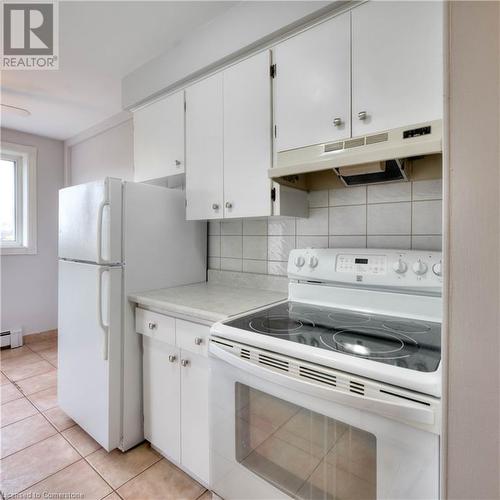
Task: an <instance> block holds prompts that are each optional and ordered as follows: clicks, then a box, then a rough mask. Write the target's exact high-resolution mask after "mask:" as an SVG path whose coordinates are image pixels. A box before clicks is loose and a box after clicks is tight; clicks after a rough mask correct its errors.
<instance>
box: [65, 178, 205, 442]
mask: <svg viewBox="0 0 500 500" xmlns="http://www.w3.org/2000/svg"><path fill="white" fill-rule="evenodd" d="M205 279H206V223H202V222H192V221H189V222H187V221H186V220H185V201H184V193H183V192H182V191H179V190H174V189H166V188H163V187H158V186H152V185H148V184H140V183H133V182H122V181H121V180H119V179H113V178H106V179H104V180H102V181H97V182H91V183H88V184H81V185H77V186H72V187H68V188H64V189H61V190H60V192H59V321H58V323H59V324H58V328H59V360H58V363H59V373H58V400H59V406H60V407H61V409H62V410H63V411H64V412H65V413H67V414H68V415H69V416H70V417H71V418H72V419H73V420H74V421H75V422H76V423H77V424H78V425H80V427H82V429H84V430H85V431H86V432H87V433H88V434H90V435H91V436H92V437H93V438H94V439H95V440H96V441H97V442H98V443H99V444H100V445H101V446H102V447H103V448H105V449H106V450H108V451H110V450H112V449H114V448H120V449H121V450H123V451H125V450H127V449H129V448H131V447H132V446H135V445H136V444H138V443H140V442H141V441H142V440H143V439H144V434H143V425H142V424H143V417H142V352H141V350H142V344H141V339H140V336H139V335H137V334H136V332H135V322H134V306H133V304H131V303H130V302H129V301H128V300H127V296H128V294H130V293H132V292H139V291H143V290H151V289H156V288H166V287H173V286H177V285H185V284H190V283H197V282H202V281H205Z"/></svg>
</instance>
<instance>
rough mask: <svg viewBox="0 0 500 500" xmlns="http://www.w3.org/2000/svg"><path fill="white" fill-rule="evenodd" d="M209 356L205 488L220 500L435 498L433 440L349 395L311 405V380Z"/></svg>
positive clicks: (315, 399)
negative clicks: (207, 485) (207, 482)
mask: <svg viewBox="0 0 500 500" xmlns="http://www.w3.org/2000/svg"><path fill="white" fill-rule="evenodd" d="M210 353H211V360H210V363H211V365H210V366H211V378H210V380H211V382H210V384H211V386H210V390H211V403H210V410H211V413H210V418H211V443H210V460H211V463H210V469H211V471H210V474H211V478H210V483H211V489H212V490H213V491H215V492H216V493H217V494H218V495H220V496H221V497H222V498H224V499H225V500H231V499H238V500H241V499H260V500H270V499H277V498H299V499H322V500H326V499H332V500H333V499H346V500H347V499H349V500H351V499H375V498H377V499H389V498H391V499H405V500H409V499H417V498H419V499H426V500H429V499H433V498H438V496H439V436H438V435H437V434H435V433H433V432H429V431H427V430H423V429H422V428H418V426H414V425H411V424H410V423H408V424H407V423H402V422H398V421H397V420H394V419H391V418H389V417H387V416H383V415H384V412H383V411H382V412H378V413H381V414H376V413H373V412H372V411H369V410H367V408H366V404H364V405H363V404H357V403H356V396H352V399H351V400H350V399H349V395H347V396H346V395H341V394H336V393H335V391H331V395H330V396H329V397H328V398H324V397H320V396H318V392H317V391H316V394H315V391H314V385H315V383H314V381H309V382H307V381H304V382H301V381H299V380H296V379H293V380H292V378H291V377H288V376H287V375H286V374H281V373H280V374H276V373H273V372H272V371H271V370H268V369H266V368H265V367H261V366H257V365H255V364H252V363H251V362H250V361H247V360H245V359H241V358H240V357H237V356H235V355H234V354H232V353H229V352H227V351H226V350H224V349H222V348H221V347H219V346H217V345H216V344H215V343H213V342H211V343H210ZM358 399H360V400H361V399H362V398H358ZM350 401H351V402H352V404H350V403H349V402H350ZM371 404H372V406H373V408H374V409H375V408H376V407H375V405H374V404H373V403H371ZM380 404H384V402H383V401H381V402H380ZM391 406H393V405H391ZM401 406H402V411H404V409H405V408H406V409H408V406H407V405H404V404H402V405H401ZM390 411H391V412H394V408H391V410H390ZM405 415H408V413H406V414H405ZM415 416H417V414H415ZM420 427H421V426H420Z"/></svg>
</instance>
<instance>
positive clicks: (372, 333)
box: [226, 302, 441, 372]
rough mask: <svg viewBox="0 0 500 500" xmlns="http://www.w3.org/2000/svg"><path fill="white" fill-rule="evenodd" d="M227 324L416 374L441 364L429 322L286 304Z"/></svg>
mask: <svg viewBox="0 0 500 500" xmlns="http://www.w3.org/2000/svg"><path fill="white" fill-rule="evenodd" d="M226 324H227V325H228V326H232V327H234V328H240V329H242V330H247V331H250V332H255V333H256V334H259V335H268V336H271V337H276V338H280V339H283V340H288V341H290V342H296V343H299V344H306V345H309V346H312V347H317V348H319V349H327V350H331V351H335V352H338V353H342V354H346V355H350V356H356V357H359V358H365V359H370V360H373V361H378V362H380V363H386V364H389V365H394V366H399V367H402V368H408V369H410V370H416V371H420V372H433V371H435V370H437V368H438V366H439V362H440V360H441V324H440V323H433V322H430V321H417V320H411V319H406V318H398V317H394V316H383V315H378V314H365V313H359V312H353V311H349V310H346V309H333V308H327V307H317V306H313V305H309V304H303V303H299V302H286V303H283V304H278V305H276V306H273V307H270V308H269V309H266V310H264V311H259V312H256V313H254V314H249V315H247V316H243V317H241V318H238V319H234V320H232V321H228V322H227V323H226Z"/></svg>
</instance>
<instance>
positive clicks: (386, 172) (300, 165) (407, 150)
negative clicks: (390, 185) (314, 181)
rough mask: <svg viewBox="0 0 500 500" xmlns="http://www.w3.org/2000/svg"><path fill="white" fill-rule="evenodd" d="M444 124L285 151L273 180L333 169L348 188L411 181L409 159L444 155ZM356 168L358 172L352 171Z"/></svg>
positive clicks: (402, 128) (417, 126)
mask: <svg viewBox="0 0 500 500" xmlns="http://www.w3.org/2000/svg"><path fill="white" fill-rule="evenodd" d="M441 151H442V121H441V120H435V121H432V122H428V123H421V124H417V125H413V126H408V127H401V128H397V129H392V130H388V131H385V132H381V133H377V134H372V135H367V136H363V137H354V138H352V139H346V140H344V141H337V142H331V143H326V144H315V145H312V146H306V147H303V148H298V149H292V150H289V151H281V152H279V153H278V154H277V164H276V166H275V167H273V168H271V169H269V177H271V178H273V179H278V178H280V177H284V176H290V175H299V174H307V173H311V172H318V171H321V170H329V169H333V170H334V171H335V173H336V174H337V175H338V176H339V177H340V179H341V180H342V182H343V183H344V184H345V185H346V186H354V185H356V186H358V185H360V184H372V183H376V182H394V181H398V180H400V181H402V180H408V179H407V176H406V173H405V163H406V161H405V159H408V158H413V157H416V156H425V155H430V154H436V153H441ZM354 166H356V167H357V168H356V169H353V170H350V171H349V168H351V167H354Z"/></svg>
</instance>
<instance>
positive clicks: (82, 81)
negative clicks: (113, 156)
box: [1, 1, 236, 139]
mask: <svg viewBox="0 0 500 500" xmlns="http://www.w3.org/2000/svg"><path fill="white" fill-rule="evenodd" d="M235 3H236V2H226V1H219V2H212V1H184V2H182V1H180V2H171V1H153V2H149V1H105V2H83V1H76V2H73V1H71V2H69V1H66V2H59V70H56V71H19V70H18V71H15V70H10V71H2V74H1V93H2V94H1V100H2V103H5V104H8V105H11V106H18V107H21V108H25V109H28V110H29V111H30V112H31V116H28V117H23V116H19V115H16V114H11V113H6V112H2V114H1V125H2V127H8V128H13V129H16V130H21V131H24V132H30V133H34V134H38V135H43V136H47V137H53V138H56V139H67V138H69V137H72V136H74V135H76V134H78V133H79V132H82V131H83V130H86V129H87V128H89V127H91V126H93V125H95V124H97V123H100V122H102V121H104V120H106V119H107V118H109V117H111V116H113V115H115V114H116V113H118V112H120V111H121V79H122V78H123V77H124V76H125V75H126V74H128V73H130V72H131V71H133V70H134V69H136V68H138V67H139V66H141V65H142V64H144V63H145V62H147V61H148V60H150V59H153V58H154V57H157V56H158V55H160V54H161V53H163V52H165V51H167V50H168V49H170V48H172V47H174V46H175V45H176V44H178V43H179V42H180V41H181V40H182V39H183V38H185V37H189V35H190V33H192V32H193V31H195V30H196V29H197V28H199V27H200V26H202V25H203V24H205V23H208V22H210V21H211V20H212V19H214V18H215V17H216V16H218V15H219V14H221V13H222V12H224V11H226V10H228V9H230V8H231V7H232V6H233V5H234V4H235Z"/></svg>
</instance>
